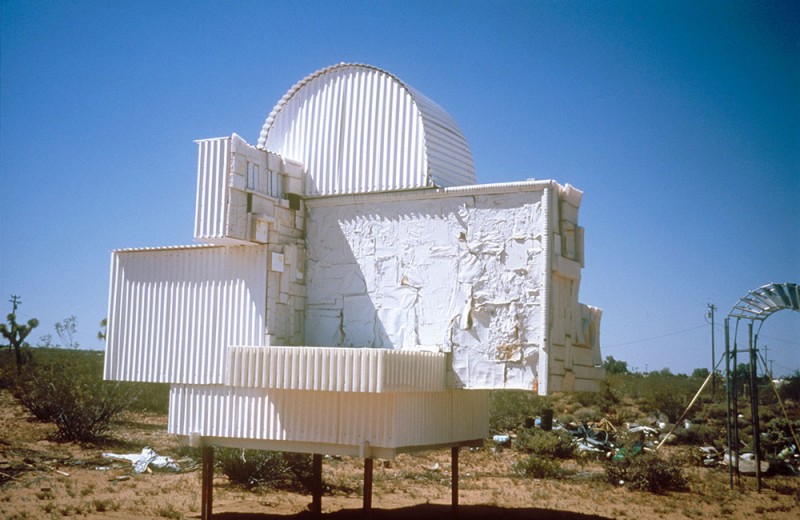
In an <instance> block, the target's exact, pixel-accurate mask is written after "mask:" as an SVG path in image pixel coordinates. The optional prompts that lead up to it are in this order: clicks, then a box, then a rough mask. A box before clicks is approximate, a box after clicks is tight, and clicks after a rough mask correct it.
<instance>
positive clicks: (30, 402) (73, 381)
mask: <svg viewBox="0 0 800 520" xmlns="http://www.w3.org/2000/svg"><path fill="white" fill-rule="evenodd" d="M13 392H14V395H15V396H16V397H17V399H18V400H19V401H20V403H21V404H22V405H23V406H25V407H26V408H27V409H28V410H30V412H31V413H33V415H34V416H35V417H36V418H37V419H39V420H42V421H48V422H54V423H55V424H56V427H57V428H58V432H57V436H58V438H59V439H61V440H67V441H81V442H94V441H97V440H98V439H100V438H101V437H103V436H104V435H105V434H106V433H107V432H108V431H109V429H110V428H111V427H112V426H113V424H114V422H115V421H116V420H117V419H118V417H119V415H120V414H121V413H122V412H124V411H125V410H126V408H127V407H128V405H129V404H130V403H131V401H132V400H133V397H132V395H131V394H130V393H128V392H126V391H125V390H124V389H123V388H122V387H121V385H120V384H119V383H113V382H107V381H103V380H102V379H101V378H100V377H99V374H96V373H93V372H92V371H90V370H85V368H84V367H81V366H80V365H78V364H75V363H67V364H61V365H56V364H44V365H42V364H37V363H34V364H31V365H28V366H27V368H26V370H25V371H24V372H23V373H21V374H20V376H19V378H18V379H17V381H16V382H15V384H14V387H13Z"/></svg>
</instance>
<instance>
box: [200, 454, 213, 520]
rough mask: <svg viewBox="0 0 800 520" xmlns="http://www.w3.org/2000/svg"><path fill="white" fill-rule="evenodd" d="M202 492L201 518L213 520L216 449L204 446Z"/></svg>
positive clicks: (202, 519)
mask: <svg viewBox="0 0 800 520" xmlns="http://www.w3.org/2000/svg"><path fill="white" fill-rule="evenodd" d="M201 486H202V492H201V497H200V502H201V503H200V518H201V520H211V502H212V495H213V492H214V447H213V446H203V469H202V484H201Z"/></svg>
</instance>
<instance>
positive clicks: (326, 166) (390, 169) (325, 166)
mask: <svg viewBox="0 0 800 520" xmlns="http://www.w3.org/2000/svg"><path fill="white" fill-rule="evenodd" d="M329 130H330V131H329ZM258 144H259V146H260V147H261V148H266V149H268V150H271V151H273V152H275V153H278V154H280V155H282V156H284V157H287V158H290V159H294V160H298V161H301V162H302V163H303V164H304V165H306V167H307V172H308V175H309V178H310V179H309V180H310V182H307V183H306V194H307V195H333V194H344V193H364V192H370V191H385V190H393V189H409V188H421V187H426V186H430V185H437V186H455V185H464V184H474V183H475V169H474V165H473V162H472V153H471V151H470V149H469V146H468V144H467V141H466V139H465V137H464V135H463V134H462V133H461V130H460V129H459V128H458V125H457V124H456V123H455V121H453V119H452V118H451V117H450V116H449V115H448V114H447V113H446V112H445V111H444V110H443V109H442V108H441V107H439V106H438V105H436V104H435V103H434V102H432V101H431V100H430V99H428V98H426V97H425V96H423V95H422V94H420V93H419V92H417V91H416V90H414V89H412V88H410V87H409V86H408V85H406V84H405V83H403V82H401V81H400V80H399V79H398V78H396V77H394V76H392V75H390V74H388V73H387V72H385V71H383V70H380V69H377V68H375V67H370V66H367V65H353V64H340V65H336V66H333V67H328V68H327V69H322V70H320V71H317V72H315V73H313V74H311V75H309V76H308V77H306V78H304V79H303V80H302V81H300V82H298V83H297V84H296V85H295V86H294V87H292V89H290V90H289V92H287V93H286V95H284V96H283V98H282V99H281V100H280V101H279V103H278V105H277V106H276V107H275V108H274V109H273V111H272V113H271V114H270V116H269V117H268V118H267V121H266V122H265V124H264V127H263V128H262V131H261V137H260V138H259V143H258Z"/></svg>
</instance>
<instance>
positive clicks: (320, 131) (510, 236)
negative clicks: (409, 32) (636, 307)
mask: <svg viewBox="0 0 800 520" xmlns="http://www.w3.org/2000/svg"><path fill="white" fill-rule="evenodd" d="M359 85H360V87H359ZM332 92H336V93H337V95H336V96H334V97H333V98H332V97H331V93H332ZM334 98H335V99H334ZM336 100H339V101H336ZM342 100H346V103H343V102H342V103H340V101H342ZM398 110H400V112H398ZM358 114H369V116H368V117H367V118H366V119H364V121H366V123H365V124H363V125H360V124H356V123H357V122H358V121H359V117H360V116H358ZM398 114H399V115H398ZM365 117H366V116H365ZM197 143H198V150H199V151H198V170H197V198H196V202H197V204H196V211H195V228H194V234H195V239H196V240H197V241H199V242H201V243H204V244H207V245H202V246H184V247H166V248H153V249H129V250H121V251H115V252H114V253H113V254H112V262H111V276H110V291H109V313H108V327H107V346H106V364H105V377H106V378H108V379H115V380H124V381H144V382H161V383H170V384H171V385H172V386H171V391H170V412H169V431H170V432H172V433H175V434H177V435H181V436H183V437H184V438H185V439H187V441H189V442H191V443H195V444H203V445H219V446H238V447H249V448H258V449H273V450H283V451H298V452H309V453H330V454H340V455H357V456H363V457H391V456H393V455H395V454H396V453H400V452H404V451H413V450H418V449H424V448H430V447H437V446H453V445H459V444H465V443H473V442H479V441H481V440H482V439H483V438H484V437H485V436H486V435H487V434H488V406H489V391H490V390H504V389H505V390H511V389H519V390H528V391H532V392H536V393H538V394H541V395H545V394H548V393H551V392H555V391H576V390H589V391H592V390H597V388H598V382H599V381H600V380H601V379H602V377H603V371H602V369H601V368H600V367H599V366H600V364H601V362H602V358H601V355H600V346H599V322H600V317H601V311H600V309H597V308H595V307H590V306H587V305H583V304H581V303H579V301H578V295H579V287H580V277H581V269H582V267H583V264H584V258H585V256H584V241H583V236H584V231H583V228H582V227H581V226H580V225H579V223H578V210H579V207H580V203H581V198H582V193H581V192H580V191H579V190H577V189H575V188H573V187H572V186H570V185H569V184H567V185H561V184H558V183H557V182H555V181H525V182H515V183H505V184H489V185H478V184H475V172H474V168H473V163H472V157H471V153H470V151H469V147H468V146H467V143H466V140H465V138H464V136H463V134H461V131H460V130H459V129H458V126H457V125H456V124H455V122H454V121H452V119H451V118H450V117H449V115H448V114H447V113H446V112H445V111H444V110H443V109H441V107H439V106H438V105H436V104H435V103H433V102H432V101H431V100H429V99H428V98H425V97H424V96H422V95H421V94H420V93H419V92H417V91H415V90H413V89H411V88H410V87H409V86H408V85H405V84H403V83H402V82H401V81H400V80H399V79H398V78H396V77H394V76H392V75H390V74H388V73H386V72H385V71H382V70H380V69H377V68H374V67H370V66H367V65H350V64H340V65H335V66H333V67H329V68H327V69H322V70H320V71H317V72H315V73H313V74H311V75H310V76H308V77H307V78H305V79H304V80H302V81H301V82H299V83H298V84H296V85H295V86H294V87H292V89H291V90H290V91H289V92H288V93H287V95H286V96H284V97H283V98H282V99H281V101H280V102H279V103H278V105H277V106H276V107H275V109H274V110H273V111H272V113H271V114H270V115H269V117H268V118H267V121H266V123H265V124H264V128H263V129H262V133H261V137H260V139H259V146H258V147H254V146H251V145H249V144H247V143H246V142H245V141H244V140H243V139H242V138H240V137H239V136H237V135H235V134H234V135H232V136H231V137H222V138H216V139H205V140H201V141H198V142H197ZM458 184H461V185H458Z"/></svg>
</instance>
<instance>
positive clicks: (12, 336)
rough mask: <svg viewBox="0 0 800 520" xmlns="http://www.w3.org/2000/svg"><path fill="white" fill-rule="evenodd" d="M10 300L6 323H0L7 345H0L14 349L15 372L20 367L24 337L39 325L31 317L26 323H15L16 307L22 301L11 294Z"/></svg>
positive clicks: (0, 330)
mask: <svg viewBox="0 0 800 520" xmlns="http://www.w3.org/2000/svg"><path fill="white" fill-rule="evenodd" d="M9 301H10V302H11V305H12V307H11V314H9V315H8V316H7V317H6V319H7V320H8V325H6V324H5V323H0V334H2V335H3V337H4V338H5V339H6V340H7V341H8V344H7V345H0V347H9V348H13V349H14V356H15V357H16V360H17V372H19V371H20V370H21V369H22V347H27V346H28V344H27V343H25V338H26V337H28V334H30V333H31V331H32V330H33V329H35V328H36V327H37V326H39V320H37V319H36V318H32V319H30V320H28V324H27V325H20V324H18V323H17V307H18V306H19V305H20V304H21V303H22V302H21V301H20V299H19V296H16V295H13V296H11V299H10V300H9Z"/></svg>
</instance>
